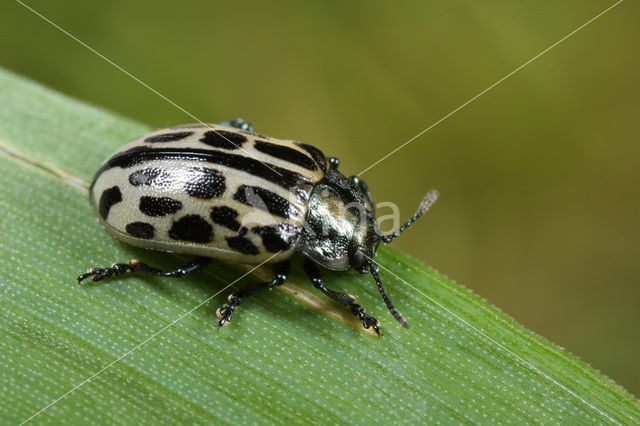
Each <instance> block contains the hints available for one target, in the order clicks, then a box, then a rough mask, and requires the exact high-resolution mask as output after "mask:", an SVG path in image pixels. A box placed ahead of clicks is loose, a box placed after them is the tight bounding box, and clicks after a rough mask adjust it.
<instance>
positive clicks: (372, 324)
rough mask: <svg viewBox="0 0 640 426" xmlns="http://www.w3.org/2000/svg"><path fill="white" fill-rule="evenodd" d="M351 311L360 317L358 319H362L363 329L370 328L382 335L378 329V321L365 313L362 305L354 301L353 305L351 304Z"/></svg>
mask: <svg viewBox="0 0 640 426" xmlns="http://www.w3.org/2000/svg"><path fill="white" fill-rule="evenodd" d="M351 312H353V313H354V315H357V316H358V318H360V321H362V326H363V327H364V328H365V329H367V330H368V329H369V328H372V329H373V331H375V332H376V334H377V335H378V336H382V332H381V331H380V327H379V325H380V323H379V322H378V320H377V319H375V318H374V317H372V316H371V315H369V314H367V313H366V312H365V311H364V308H363V307H362V306H360V305H357V304H355V303H354V304H353V305H351Z"/></svg>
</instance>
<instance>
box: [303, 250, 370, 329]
mask: <svg viewBox="0 0 640 426" xmlns="http://www.w3.org/2000/svg"><path fill="white" fill-rule="evenodd" d="M302 267H303V268H304V271H305V272H306V273H307V275H308V276H309V279H311V283H312V284H313V286H314V287H315V288H317V289H318V290H320V291H321V292H323V293H324V294H325V295H327V296H329V297H330V298H332V299H333V300H335V301H336V302H339V303H342V304H343V305H345V306H346V307H348V308H349V309H351V312H352V313H353V314H354V315H356V316H357V317H358V318H360V321H362V325H363V326H364V328H366V329H368V328H369V327H371V328H373V330H374V331H375V332H376V333H377V334H378V336H380V335H381V334H382V333H381V332H380V328H379V327H378V325H380V323H379V322H378V320H377V319H375V318H374V317H372V316H371V315H368V314H367V313H365V311H364V308H363V307H362V306H360V305H358V304H357V303H356V298H355V297H353V296H352V295H350V294H347V293H342V292H339V291H335V290H332V289H330V288H327V286H326V284H325V282H324V278H323V277H322V271H321V270H320V268H319V267H318V265H316V264H315V263H314V262H313V261H312V260H310V259H309V258H305V259H304V262H303V264H302Z"/></svg>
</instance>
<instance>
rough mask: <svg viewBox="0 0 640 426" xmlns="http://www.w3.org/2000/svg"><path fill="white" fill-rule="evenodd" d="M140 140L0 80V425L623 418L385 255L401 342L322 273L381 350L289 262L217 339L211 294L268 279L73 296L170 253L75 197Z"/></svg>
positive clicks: (212, 273) (371, 294)
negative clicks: (118, 234)
mask: <svg viewBox="0 0 640 426" xmlns="http://www.w3.org/2000/svg"><path fill="white" fill-rule="evenodd" d="M176 124H177V123H176ZM148 130H149V129H148V128H147V127H146V126H143V125H140V124H137V123H134V122H131V121H129V120H127V119H124V118H122V117H118V116H115V115H113V114H111V113H108V112H104V111H101V110H99V109H96V108H93V107H90V106H87V105H85V104H82V103H79V102H77V101H74V100H71V99H69V98H66V97H64V96H62V95H59V94H57V93H54V92H52V91H51V90H48V89H45V88H43V87H41V86H39V85H37V84H34V83H32V82H29V81H26V80H24V79H22V78H20V77H17V76H15V75H13V74H10V73H8V72H5V71H0V167H1V170H2V172H1V173H0V223H1V225H2V226H1V228H0V229H1V230H2V236H1V238H0V254H1V258H2V262H1V263H0V295H1V297H2V301H1V302H2V303H1V307H0V315H1V316H2V323H1V324H2V326H1V327H0V329H1V331H0V380H1V383H2V396H0V418H1V419H2V420H3V422H6V423H8V422H14V423H15V422H20V421H24V420H27V419H31V420H33V421H35V422H38V423H44V422H47V421H53V422H57V423H62V422H64V423H101V424H103V423H156V422H158V421H161V422H167V423H169V422H180V423H213V422H216V423H231V422H234V423H235V422H241V423H249V422H270V423H290V422H295V423H379V424H384V423H386V424H388V423H397V422H399V421H403V422H407V423H434V422H437V421H439V422H446V423H450V422H453V423H492V424H493V423H497V422H503V423H511V424H521V423H581V424H583V423H621V424H628V423H638V422H640V404H639V403H638V401H637V400H636V399H634V398H633V397H632V396H631V395H629V394H628V393H626V392H625V391H624V390H623V389H622V388H620V387H619V386H617V385H616V384H615V383H613V382H612V381H610V380H609V379H608V378H606V377H605V376H603V375H601V374H600V373H598V372H596V371H594V370H593V369H592V368H590V367H589V366H587V365H586V364H584V363H583V362H581V361H580V360H578V359H577V358H576V357H574V356H572V355H570V354H568V353H567V352H565V351H563V350H562V349H560V348H558V347H556V346H554V345H552V344H551V343H549V342H547V341H545V340H544V339H542V338H540V337H538V336H536V335H535V334H533V333H532V332H530V331H528V330H526V329H524V328H523V327H522V326H520V325H519V324H517V323H516V322H514V321H513V320H512V319H511V318H509V317H507V316H506V315H504V314H502V313H501V312H500V311H499V310H497V309H496V308H494V307H492V306H490V305H489V304H487V303H486V302H485V301H483V300H481V299H480V298H479V297H477V296H475V295H473V294H472V293H470V292H469V291H468V290H466V289H464V288H462V287H461V286H459V285H458V284H455V283H453V282H452V281H451V280H449V279H447V278H446V277H444V276H443V275H441V274H439V273H438V272H436V271H434V270H433V269H431V268H429V267H426V266H424V265H422V264H420V263H419V262H417V261H415V260H413V259H411V258H409V257H407V256H406V255H403V254H402V253H399V252H397V251H395V250H393V249H392V248H388V247H384V248H381V250H380V252H379V253H378V256H377V260H378V262H379V263H380V265H381V266H382V268H383V269H382V271H381V275H382V278H383V280H384V281H385V283H386V287H387V289H388V292H389V294H390V296H391V298H392V299H393V300H394V301H395V303H396V305H397V306H398V308H399V309H400V310H401V311H402V312H403V314H404V315H405V316H406V317H407V319H408V320H409V321H410V323H411V326H412V327H411V329H410V330H405V329H403V328H402V327H400V326H399V325H398V324H397V323H395V321H394V320H393V318H392V317H391V316H390V315H389V314H388V312H387V311H386V308H385V307H384V305H383V303H382V301H381V300H380V297H379V295H378V293H377V290H376V287H375V285H374V283H373V282H372V279H371V277H369V276H361V275H359V274H357V273H355V272H353V271H352V272H348V273H327V274H326V275H327V281H328V282H329V283H330V284H331V286H332V287H334V288H337V289H344V290H346V291H349V292H351V293H354V294H357V295H358V296H359V300H360V302H361V303H362V305H363V306H366V307H368V309H369V312H370V313H372V314H373V315H375V316H376V317H378V319H380V320H381V322H382V327H383V331H384V332H385V336H384V337H383V338H381V339H379V338H376V337H375V336H373V335H372V334H371V333H368V332H365V331H363V329H362V328H361V326H360V325H359V324H358V323H357V321H356V320H355V318H353V317H352V315H351V314H350V313H348V312H347V311H346V310H345V309H344V308H343V307H341V306H339V305H337V304H335V303H333V302H330V301H327V300H325V299H324V298H323V297H321V295H319V294H318V293H317V292H316V291H314V290H313V288H312V287H311V285H310V284H309V283H308V280H307V279H306V278H305V277H304V274H303V273H301V270H300V266H299V262H295V267H294V274H293V277H292V278H291V279H290V280H289V282H287V284H285V285H284V286H283V287H282V288H278V289H276V290H274V291H272V292H265V293H264V294H260V295H256V296H255V297H252V298H250V299H249V300H247V301H246V302H245V303H244V304H243V305H242V307H241V308H240V309H239V312H238V315H237V316H236V317H234V321H233V323H232V324H230V325H229V326H226V327H223V328H222V329H221V330H220V331H216V329H215V327H214V325H215V322H216V317H215V311H216V309H217V308H218V307H219V306H221V305H222V304H223V303H224V302H225V300H226V297H227V294H228V293H229V292H230V291H231V290H232V289H235V288H238V285H239V284H242V283H247V282H251V281H255V280H258V279H265V278H266V277H268V273H269V271H268V268H262V269H261V270H259V271H258V272H255V273H251V274H250V276H247V277H246V278H244V279H243V280H242V281H241V283H237V284H234V285H233V286H232V287H231V288H228V289H225V287H226V286H227V285H228V284H229V283H233V282H235V281H236V280H237V279H238V278H239V277H241V276H242V275H243V274H245V273H247V271H248V270H249V269H248V268H247V267H246V266H243V265H230V264H225V263H223V262H213V264H212V265H211V266H210V267H208V268H207V270H206V271H205V272H202V273H199V274H196V275H195V276H193V277H190V278H188V279H183V280H180V281H176V280H171V279H162V278H152V277H145V276H136V275H134V274H132V275H129V276H127V277H126V278H125V277H121V278H117V279H111V280H107V281H105V282H104V283H101V284H99V285H87V286H83V287H79V286H77V285H76V284H75V277H76V276H77V275H78V274H79V273H81V272H84V271H85V270H86V269H87V268H88V267H91V266H107V265H109V264H111V263H112V262H116V261H126V260H127V259H129V258H132V257H135V258H140V259H144V260H145V261H149V262H152V263H154V264H158V265H174V264H177V263H178V262H180V261H182V260H183V259H184V258H180V257H178V256H173V255H170V254H163V253H155V252H147V251H144V250H139V249H134V248H131V247H128V246H126V245H124V244H121V243H119V242H118V241H116V240H114V239H113V238H111V237H110V236H109V235H107V234H106V233H105V232H104V231H103V230H102V229H101V228H100V226H99V225H98V222H97V220H96V219H95V218H94V217H93V215H92V212H91V210H90V208H89V204H88V201H87V187H88V184H89V182H90V180H91V177H92V174H93V173H94V172H95V170H96V169H97V168H98V166H99V164H100V162H101V161H102V160H103V159H104V158H106V157H107V155H109V154H110V153H111V152H112V151H114V150H115V149H116V148H118V147H119V146H120V145H122V144H123V143H124V142H126V141H127V140H129V139H132V138H134V137H137V136H139V135H141V134H143V133H145V132H146V131H148ZM34 415H35V417H32V416H34Z"/></svg>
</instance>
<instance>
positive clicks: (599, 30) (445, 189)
mask: <svg viewBox="0 0 640 426" xmlns="http://www.w3.org/2000/svg"><path fill="white" fill-rule="evenodd" d="M26 4H28V5H29V6H31V7H33V8H34V9H36V10H38V11H39V12H40V13H42V14H43V15H44V16H46V17H47V18H49V19H51V20H52V21H53V22H55V23H56V24H58V25H60V26H61V27H62V28H64V29H65V30H67V31H69V32H70V33H72V34H73V35H75V36H77V37H78V38H79V39H80V40H82V41H84V42H85V43H87V44H88V45H90V46H91V47H93V48H94V49H96V50H97V51H98V52H100V53H102V54H103V55H105V56H106V57H108V58H109V59H111V60H112V61H114V62H115V63H117V64H118V65H120V66H122V67H123V68H125V69H126V70H127V71H129V72H131V73H132V74H134V75H135V76H136V77H138V78H139V79H141V80H142V81H144V82H145V83H147V84H148V85H150V86H151V87H153V88H154V89H156V90H158V91H159V92H160V93H162V94H163V95H165V96H167V97H168V98H170V99H171V100H173V101H174V102H176V103H177V104H178V105H180V106H181V107H183V108H184V109H186V110H187V111H189V112H190V113H192V114H193V115H195V116H196V117H198V118H199V119H201V120H203V121H205V122H218V121H222V120H225V119H230V118H235V117H243V118H245V119H247V120H249V121H251V122H252V123H253V124H254V126H255V128H256V131H258V132H260V133H264V134H268V135H272V136H275V137H282V138H292V139H298V140H304V141H306V142H309V143H312V144H314V145H317V146H318V147H320V148H321V149H322V150H323V151H324V152H325V154H327V155H334V156H337V157H339V158H340V159H341V161H342V167H341V168H342V170H343V172H344V173H347V174H357V173H359V172H360V171H362V170H364V169H365V168H367V167H368V166H370V165H371V164H372V163H374V162H376V161H377V160H378V159H380V158H381V157H382V156H384V155H385V154H387V153H388V152H390V151H391V150H393V149H394V148H396V147H397V146H399V145H400V144H402V143H404V142H406V141H407V140H409V139H410V138H412V137H414V136H415V135H416V134H418V133H419V132H421V131H422V130H424V129H425V128H427V127H428V126H430V125H431V124H432V123H434V122H436V121H437V120H439V119H440V118H442V117H443V116H444V115H446V114H447V113H449V112H450V111H452V110H453V109H455V108H457V107H458V106H459V105H461V104H463V103H464V102H466V101H467V100H469V99H470V98H471V97H473V96H474V95H476V94H477V93H479V92H481V91H482V90H484V89H485V88H487V87H488V86H490V85H491V84H493V83H494V82H496V81H497V80H499V79H500V78H502V77H503V76H505V75H506V74H508V73H509V72H511V71H513V70H514V69H515V68H517V67H518V66H520V65H521V64H523V63H524V62H526V61H528V60H529V59H531V58H532V57H534V56H535V55H537V54H538V53H539V52H541V51H542V50H544V49H545V48H547V47H548V46H550V45H551V44H553V43H555V42H556V41H558V40H559V39H560V38H562V37H564V36H565V35H567V34H568V33H569V32H571V31H573V30H574V29H576V28H577V27H579V26H580V25H582V24H584V23H585V22H586V21H587V20H589V19H591V18H592V17H594V16H595V15H597V14H598V13H600V12H601V11H603V10H604V9H606V8H607V7H608V6H610V5H612V4H613V2H606V1H565V2H562V3H559V2H551V1H543V2H540V1H527V2H496V1H487V2H473V1H459V2H439V3H433V2H425V1H407V2H402V3H393V4H392V3H391V2H387V1H352V2H337V1H323V2H295V1H270V2H261V1H256V0H253V1H239V2H211V1H191V0H183V1H181V2H177V3H176V2H163V1H149V0H144V1H136V2H130V1H124V0H117V1H106V2H86V1H80V0H73V1H67V0H60V1H56V2H50V1H45V0H26ZM0 16H1V18H0V23H1V25H0V39H1V41H0V66H2V67H5V68H8V69H10V70H13V71H15V72H18V73H20V74H23V75H25V76H27V77H30V78H32V79H34V80H37V81H39V82H42V83H43V84H45V85H47V86H50V87H52V88H54V89H55V90H58V91H60V92H63V93H66V94H68V95H71V96H73V97H76V98H79V99H82V100H84V101H87V102H89V103H92V104H94V105H98V106H101V107H104V108H107V109H110V110H113V111H116V112H118V113H120V114H122V115H125V116H128V117H132V118H134V119H136V120H138V121H141V122H144V123H148V124H150V125H152V126H154V127H167V126H172V125H177V124H183V123H188V122H193V121H195V120H194V119H192V118H190V117H189V116H187V115H185V114H184V113H183V112H181V111H180V110H179V109H177V108H175V107H174V106H172V105H170V104H169V103H167V102H166V101H164V100H163V99H161V98H160V97H158V96H157V95H155V94H153V93H152V92H150V91H149V90H147V89H145V88H144V87H143V86H141V85H140V84H139V83H137V82H135V81H134V80H132V79H131V78H129V77H127V76H126V75H124V74H123V73H122V72H121V71H119V70H117V69H116V68H114V67H113V66H111V65H109V64H108V63H106V62H105V61H104V60H102V59H100V58H99V57H98V56H96V55H95V54H93V53H91V52H90V51H89V50H87V49H86V48H84V47H82V46H80V45H79V44H78V43H76V42H74V41H73V40H71V39H70V38H69V37H67V36H66V35H64V34H63V33H62V32H60V31H58V30H56V29H55V28H53V27H52V26H51V25H49V24H48V23H46V22H45V21H43V20H42V19H41V18H39V17H38V16H36V15H35V14H33V13H32V12H30V11H29V10H27V9H26V8H24V7H23V6H21V5H20V4H19V3H17V2H14V1H11V0H5V1H3V2H2V5H1V6H0ZM638 16H640V6H639V5H638V3H637V2H631V1H627V2H623V3H621V4H620V5H619V6H617V7H616V8H614V9H613V10H611V11H610V12H609V13H607V14H605V15H604V16H602V17H601V18H600V19H598V20H597V21H595V22H594V23H593V24H591V25H589V26H588V27H586V28H585V29H583V30H582V31H580V32H578V33H577V34H575V35H574V36H573V37H571V38H569V39H568V40H567V41H566V42H564V43H562V44H560V45H558V46H557V47H556V48H554V49H553V50H551V51H549V52H548V53H547V54H545V55H544V56H542V57H540V58H539V59H537V60H536V61H535V62H533V63H531V64H530V65H528V66H527V67H525V68H524V69H522V70H521V71H519V72H518V73H517V74H515V75H513V76H512V77H511V78H509V79H507V80H506V81H504V82H503V83H502V84H500V85H499V86H497V87H495V88H494V89H493V90H491V91H489V92H488V93H486V94H485V95H483V96H481V97H480V98H478V99H477V100H476V101H474V102H473V103H471V104H470V105H468V106H467V107H465V108H464V109H462V110H460V111H459V112H457V113H456V114H454V115H452V116H451V117H449V118H448V119H446V120H445V121H443V122H442V123H440V124H439V125H437V126H436V127H434V128H433V129H432V130H430V131H429V132H427V133H425V134H424V135H422V136H421V137H419V138H418V139H416V140H415V141H413V142H412V143H411V144H409V145H408V146H407V147H405V148H404V149H402V150H400V151H398V152H397V153H395V154H394V155H392V156H391V157H389V158H388V159H386V160H385V161H383V162H381V163H380V164H378V165H377V166H375V167H374V168H372V169H371V170H369V171H367V172H366V173H365V174H364V175H363V178H364V179H366V181H367V182H368V184H369V186H370V187H371V188H372V191H373V193H374V197H375V198H376V201H377V202H380V201H394V202H396V203H397V204H398V205H399V207H400V209H401V212H402V217H403V218H405V217H408V216H410V215H411V214H412V213H413V211H414V209H415V208H416V207H417V205H418V203H419V201H420V200H421V198H422V196H423V195H424V193H425V192H426V190H428V189H430V188H438V189H439V190H440V192H441V199H440V200H439V201H438V203H437V204H436V205H435V206H434V208H433V210H432V211H431V212H429V213H428V215H427V216H426V217H425V218H424V219H422V220H421V221H420V222H419V223H418V224H416V225H415V226H414V228H413V229H412V230H411V231H409V232H407V233H405V234H403V236H402V237H401V238H399V239H398V240H396V241H395V242H394V245H395V246H396V247H399V248H401V249H403V250H405V251H407V252H409V253H411V254H412V255H413V256H415V257H417V258H419V259H420V260H422V261H424V262H425V263H428V264H430V265H432V266H434V267H435V268H437V269H439V270H440V271H442V272H444V273H445V274H447V275H448V276H450V277H452V278H454V279H455V280H457V281H458V282H461V283H463V284H464V285H466V286H467V287H470V288H471V289H473V290H474V291H475V292H476V293H478V294H480V295H481V296H483V297H484V298H486V299H488V300H489V301H490V302H491V303H493V304H495V305H497V306H498V307H500V308H501V309H503V310H504V311H506V312H507V313H508V314H510V315H512V316H513V317H515V318H516V319H517V320H519V321H520V322H522V323H523V324H525V325H526V326H527V327H529V328H531V329H533V330H534V331H536V332H538V333H539V334H541V335H543V336H545V337H546V338H548V339H550V340H551V341H553V342H555V343H557V344H559V345H560V346H563V347H565V348H567V349H568V350H569V351H571V352H573V353H575V354H577V355H578V356H580V357H581V358H582V359H584V360H585V361H586V362H588V363H590V364H591V365H593V366H594V367H595V368H597V369H599V370H601V371H603V372H604V373H605V374H607V375H608V376H610V377H611V378H613V379H614V380H616V381H617V382H618V383H620V384H622V385H623V386H624V387H626V388H627V389H628V390H629V391H630V392H632V393H634V394H635V395H636V396H637V395H640V368H639V364H638V359H640V286H638V277H639V276H640V262H639V261H638V252H637V251H635V250H636V249H637V248H636V249H634V247H637V245H638V241H639V240H640V223H639V221H638V215H639V213H640V197H639V190H638V189H639V185H640V172H639V170H640V157H639V154H640V147H639V145H638V142H639V137H638V136H639V135H640V131H639V128H640V125H639V124H638V123H639V121H640V120H639V119H640V96H639V95H640V83H639V82H638V76H639V70H640V54H639V53H638V52H640V49H639V47H640V43H639V42H640V26H639V25H638ZM73 137H74V135H69V138H73ZM123 142H125V141H123ZM97 167H98V165H97V164H96V169H97ZM381 213H382V212H381ZM384 213H388V211H387V212H384ZM395 302H396V304H397V305H398V307H400V308H402V305H404V304H410V303H411V301H410V300H396V301H395ZM400 310H402V309H400Z"/></svg>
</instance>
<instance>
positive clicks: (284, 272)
mask: <svg viewBox="0 0 640 426" xmlns="http://www.w3.org/2000/svg"><path fill="white" fill-rule="evenodd" d="M290 272H291V263H290V262H289V261H288V260H285V261H283V262H279V263H274V265H273V279H272V280H271V281H266V282H262V283H257V284H251V285H248V286H246V287H244V288H243V289H241V290H240V291H238V292H236V293H233V294H231V295H229V302H227V303H226V304H225V305H224V306H223V307H222V308H220V309H218V311H217V314H218V316H219V317H220V321H218V325H217V326H218V327H222V326H223V325H225V324H226V323H228V322H231V318H232V317H233V312H234V311H235V310H236V308H237V307H238V305H240V303H242V301H243V300H244V298H245V297H247V296H249V295H251V294H253V293H257V292H259V291H261V290H266V289H270V288H273V287H275V286H278V285H282V284H284V282H285V281H286V280H287V278H288V277H289V273H290Z"/></svg>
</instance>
